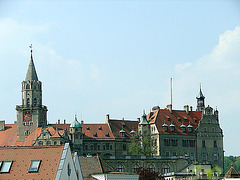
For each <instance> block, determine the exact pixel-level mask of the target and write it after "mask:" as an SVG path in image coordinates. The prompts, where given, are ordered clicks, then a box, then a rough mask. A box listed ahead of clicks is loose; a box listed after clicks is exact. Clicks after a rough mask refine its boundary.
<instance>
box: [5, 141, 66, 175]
mask: <svg viewBox="0 0 240 180" xmlns="http://www.w3.org/2000/svg"><path fill="white" fill-rule="evenodd" d="M63 148H64V146H63V145H59V146H31V147H29V146H27V147H26V146H25V147H0V161H13V163H12V166H11V169H10V173H6V174H0V179H55V176H56V173H57V169H58V166H59V162H60V159H61V156H62V152H63ZM32 160H41V163H40V166H39V171H38V172H37V173H28V170H29V168H30V165H31V161H32Z"/></svg>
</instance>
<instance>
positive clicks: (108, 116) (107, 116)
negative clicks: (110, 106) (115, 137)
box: [106, 114, 110, 124]
mask: <svg viewBox="0 0 240 180" xmlns="http://www.w3.org/2000/svg"><path fill="white" fill-rule="evenodd" d="M106 119H107V124H109V122H108V121H109V119H110V115H109V114H107V115H106Z"/></svg>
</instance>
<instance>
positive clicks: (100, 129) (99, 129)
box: [82, 124, 115, 141]
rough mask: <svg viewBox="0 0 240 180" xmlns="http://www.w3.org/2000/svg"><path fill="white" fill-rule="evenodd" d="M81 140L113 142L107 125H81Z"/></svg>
mask: <svg viewBox="0 0 240 180" xmlns="http://www.w3.org/2000/svg"><path fill="white" fill-rule="evenodd" d="M82 133H83V140H107V141H110V140H115V138H114V136H113V134H112V132H111V130H110V128H109V126H108V125H107V124H82Z"/></svg>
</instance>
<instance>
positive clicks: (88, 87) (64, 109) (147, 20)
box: [0, 0, 240, 156]
mask: <svg viewBox="0 0 240 180" xmlns="http://www.w3.org/2000/svg"><path fill="white" fill-rule="evenodd" d="M30 44H32V45H33V58H34V63H35V67H36V70H37V74H38V78H39V80H40V81H41V82H42V83H43V104H44V105H46V106H47V107H48V122H49V123H56V122H57V120H58V119H60V120H61V122H63V120H64V119H66V121H67V123H71V122H72V121H73V120H74V116H75V114H77V116H78V119H79V120H80V119H82V120H83V121H84V123H105V122H106V115H107V114H110V118H114V119H122V118H125V119H132V120H136V119H137V118H138V117H140V116H141V115H142V113H143V110H146V112H147V113H148V112H149V111H150V109H151V108H152V107H153V106H155V105H159V106H160V107H161V108H165V107H166V105H167V104H170V78H173V109H177V110H182V109H183V106H184V105H189V106H193V108H194V109H196V96H197V94H198V93H199V86H200V83H201V85H202V91H203V94H204V96H205V97H206V99H205V102H206V105H210V106H211V107H213V108H214V109H216V108H217V109H218V111H219V117H220V124H221V128H222V129H223V132H224V150H225V155H234V156H239V155H240V151H239V149H240V139H239V138H238V137H240V131H239V126H240V123H239V121H240V119H239V116H238V112H239V108H240V83H239V81H240V80H239V77H240V2H239V1H237V0H236V1H234V0H220V1H214V0H212V1H208V0H205V1H198V0H196V1H190V0H186V1H184V0H181V1H174V0H170V1H167V0H160V1H143V0H142V1H134V0H129V1H128V0H122V1H108V0H100V1H77V0H76V1H74V0H72V1H71V0H70V1H64V0H61V1H57V0H55V1H46V0H44V1H36V0H35V1H33V0H26V1H25V0H19V1H17V0H15V1H7V0H0V87H1V88H0V99H1V101H0V105H1V106H0V107H1V108H0V120H5V121H6V123H9V124H11V123H13V122H14V121H16V110H15V107H16V105H20V104H21V82H22V81H23V80H24V79H25V76H26V72H27V68H28V63H29V60H30V48H29V45H30Z"/></svg>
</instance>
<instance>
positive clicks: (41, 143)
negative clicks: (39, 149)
mask: <svg viewBox="0 0 240 180" xmlns="http://www.w3.org/2000/svg"><path fill="white" fill-rule="evenodd" d="M60 144H61V145H62V144H63V142H62V141H60ZM38 145H39V146H43V141H39V142H38ZM46 145H57V141H53V142H52V141H47V142H46Z"/></svg>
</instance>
